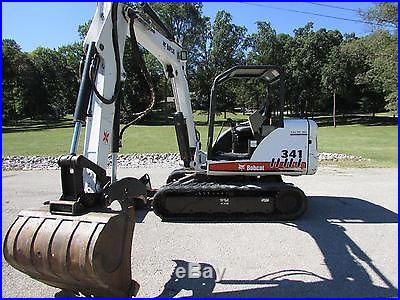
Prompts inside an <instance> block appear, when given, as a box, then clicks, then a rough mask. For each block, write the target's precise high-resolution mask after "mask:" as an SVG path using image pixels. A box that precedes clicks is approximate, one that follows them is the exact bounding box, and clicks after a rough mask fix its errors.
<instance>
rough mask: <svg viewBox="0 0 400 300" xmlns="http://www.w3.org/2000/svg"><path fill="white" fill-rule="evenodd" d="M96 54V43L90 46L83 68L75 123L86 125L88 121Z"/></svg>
mask: <svg viewBox="0 0 400 300" xmlns="http://www.w3.org/2000/svg"><path fill="white" fill-rule="evenodd" d="M95 53H96V46H95V43H94V42H92V43H90V44H89V47H88V49H87V51H86V57H85V62H84V64H83V68H82V77H81V83H80V85H79V92H78V98H77V100H76V106H75V112H74V122H80V123H82V124H83V123H84V122H85V120H86V113H87V109H88V105H89V102H90V96H91V94H92V89H91V82H90V75H89V74H90V65H91V63H92V61H93V58H94V55H95Z"/></svg>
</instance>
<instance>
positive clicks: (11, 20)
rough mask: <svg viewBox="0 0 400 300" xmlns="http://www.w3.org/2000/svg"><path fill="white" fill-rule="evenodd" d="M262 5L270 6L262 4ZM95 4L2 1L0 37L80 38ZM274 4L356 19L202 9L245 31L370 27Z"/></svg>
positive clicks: (50, 41)
mask: <svg viewBox="0 0 400 300" xmlns="http://www.w3.org/2000/svg"><path fill="white" fill-rule="evenodd" d="M247 3H248V2H247ZM318 3H321V2H318ZM325 4H329V5H333V6H339V7H341V8H347V9H352V10H358V9H362V10H365V9H368V8H369V7H371V6H372V3H371V2H329V3H325ZM263 5H264V6H263ZM265 5H267V6H269V7H265ZM95 6H96V3H95V2H2V38H12V39H15V40H16V41H17V42H18V43H19V44H20V45H21V46H22V49H23V50H24V51H31V50H33V49H35V48H36V47H39V46H44V47H50V48H57V47H58V46H60V45H63V44H67V43H71V42H74V41H77V40H78V39H79V38H78V33H77V29H78V25H79V24H82V23H84V22H85V21H87V20H89V19H90V18H91V17H92V15H93V13H94V11H95ZM273 7H275V8H273ZM276 8H284V9H285V8H286V9H292V10H298V11H306V12H311V13H317V14H324V15H331V16H335V17H341V18H348V19H360V17H359V15H358V14H357V12H355V11H352V10H345V9H339V8H332V7H325V6H320V5H316V4H313V3H311V2H268V3H262V2H257V3H251V4H246V3H240V2H236V3H235V2H205V3H204V9H203V11H204V14H205V15H207V16H210V17H211V18H212V19H213V18H214V17H215V14H216V12H217V11H218V10H222V9H223V10H226V11H229V12H230V13H231V14H232V17H233V22H234V23H235V24H238V25H244V26H246V27H247V28H248V30H249V32H254V31H255V30H256V25H255V22H256V21H270V22H271V24H272V25H273V27H274V28H275V29H276V31H277V32H284V33H292V32H293V29H295V28H298V27H300V26H303V25H305V24H306V23H307V22H309V21H312V22H314V24H315V29H318V28H320V27H325V28H327V29H338V30H340V31H341V32H343V33H345V32H347V33H350V32H355V33H356V34H357V35H359V36H361V35H365V34H367V33H368V32H369V31H370V27H369V25H367V24H363V23H356V22H350V21H344V20H336V19H331V18H325V17H319V16H314V15H306V14H301V13H294V12H288V11H282V10H279V9H276Z"/></svg>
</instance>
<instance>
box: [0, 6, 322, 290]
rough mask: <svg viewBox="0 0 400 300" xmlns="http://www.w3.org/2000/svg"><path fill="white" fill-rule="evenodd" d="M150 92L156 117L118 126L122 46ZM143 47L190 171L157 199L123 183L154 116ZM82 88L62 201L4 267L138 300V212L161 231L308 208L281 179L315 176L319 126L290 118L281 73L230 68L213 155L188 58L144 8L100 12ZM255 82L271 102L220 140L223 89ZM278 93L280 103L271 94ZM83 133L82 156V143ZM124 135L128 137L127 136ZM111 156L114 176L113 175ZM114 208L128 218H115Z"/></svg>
mask: <svg viewBox="0 0 400 300" xmlns="http://www.w3.org/2000/svg"><path fill="white" fill-rule="evenodd" d="M127 40H129V42H130V43H131V48H132V49H133V54H134V59H135V60H136V63H137V65H138V66H139V69H140V70H141V71H142V73H143V76H144V78H145V80H146V81H147V83H148V85H149V90H150V95H151V101H150V104H149V106H148V107H147V108H146V109H145V110H143V111H141V112H139V113H135V114H134V115H133V119H132V121H131V122H129V123H128V124H126V125H125V126H123V127H122V125H121V124H120V109H121V103H120V97H119V93H120V90H121V86H122V84H123V81H124V79H125V77H126V73H125V71H124V68H123V64H122V61H123V54H124V47H125V42H126V41H127ZM139 45H140V46H141V47H143V48H144V49H146V50H147V51H148V52H150V53H151V54H152V55H154V56H155V57H156V58H157V60H158V61H159V62H160V63H161V65H162V66H163V69H164V72H165V76H166V77H167V78H168V79H169V80H170V82H171V85H172V91H173V96H174V100H175V106H176V113H175V114H174V117H173V119H174V124H175V131H176V136H177V143H178V148H179V152H180V156H181V159H182V168H180V169H177V170H175V171H173V172H172V173H171V175H170V176H169V177H168V179H167V182H166V184H165V185H164V186H162V187H161V188H159V189H158V190H153V189H152V188H151V184H150V179H149V176H147V175H145V176H143V177H142V178H139V179H137V178H132V177H126V178H118V177H117V155H118V152H119V148H120V146H121V141H122V134H123V133H124V131H125V130H126V129H127V128H128V126H129V125H131V124H133V123H135V122H137V121H138V120H140V119H142V118H143V117H144V116H146V115H147V114H148V113H149V112H150V111H151V110H152V108H153V106H154V102H155V93H154V88H153V86H152V84H151V80H150V75H149V72H148V71H147V69H146V65H145V62H144V59H143V57H142V56H141V50H140V48H139ZM84 53H85V54H84V58H83V59H82V63H81V68H80V75H81V80H80V88H79V93H78V96H77V102H76V108H75V113H74V129H73V135H72V141H71V147H70V150H69V153H68V154H67V155H64V156H61V157H60V158H59V160H58V165H59V167H60V169H61V186H62V194H61V197H60V198H59V199H58V200H56V199H54V200H50V201H47V202H45V203H44V205H43V207H40V208H37V209H31V210H24V211H21V212H20V213H19V214H18V217H17V218H16V220H15V221H14V223H13V224H12V225H11V227H10V228H9V229H8V231H7V233H6V236H5V239H4V245H3V252H4V257H5V259H6V261H7V262H8V263H9V264H10V265H11V266H13V267H14V268H16V269H17V270H19V271H21V272H23V273H26V274H28V275H30V276H31V277H32V278H34V279H36V280H39V281H41V282H43V283H45V284H48V285H51V286H54V287H58V288H61V289H62V290H64V291H67V292H69V293H73V294H76V295H78V294H79V295H85V296H95V297H132V296H135V295H136V293H137V291H138V288H139V285H138V283H137V282H135V281H134V280H132V273H131V247H132V236H133V231H134V225H135V210H136V209H138V206H139V205H138V204H139V203H141V204H142V205H143V204H146V205H151V207H152V208H153V210H154V212H155V214H156V215H158V216H159V217H160V218H161V219H162V220H163V221H179V220H219V219H223V220H232V219H238V220H243V219H251V220H259V221H270V220H277V221H282V220H293V219H296V218H298V217H300V216H301V215H302V214H303V213H304V212H305V210H306V208H307V197H306V196H305V195H304V193H303V192H302V191H301V190H300V189H299V188H297V187H295V186H294V185H292V184H289V183H285V182H283V181H282V178H281V176H282V175H289V176H299V175H312V174H314V173H315V172H316V170H317V163H318V156H317V125H316V123H315V122H314V121H312V120H308V119H306V118H303V119H301V118H299V119H290V118H286V117H284V110H285V105H284V99H285V74H284V71H283V70H282V68H280V67H279V66H274V65H246V66H234V67H231V68H230V69H228V70H227V71H225V72H223V73H222V74H220V75H218V76H217V77H216V78H215V79H214V81H213V84H212V89H211V94H210V105H209V113H208V139H207V149H206V151H202V150H201V143H200V134H199V132H198V131H197V130H196V128H195V125H194V121H193V113H192V108H191V102H190V94H189V88H188V83H187V78H186V62H187V56H188V53H187V51H185V50H184V49H183V48H182V47H181V46H180V45H179V44H178V43H177V42H176V41H175V39H174V36H173V34H171V32H170V31H169V30H168V28H167V27H166V26H165V25H164V24H163V23H162V22H161V20H160V18H159V17H158V16H157V14H156V13H155V12H154V11H153V10H152V9H151V7H150V6H149V5H148V4H146V3H143V4H140V5H135V6H129V5H125V4H121V3H116V2H107V3H98V4H97V10H96V13H95V15H94V17H93V19H92V22H91V25H90V28H89V31H88V33H87V36H86V38H85V41H84ZM247 79H253V80H257V81H258V80H259V81H261V82H262V83H263V86H265V95H266V97H265V99H264V100H263V101H261V105H260V107H259V108H258V109H257V110H255V111H254V112H253V113H252V114H251V115H249V117H248V120H247V121H246V122H239V123H235V122H233V121H231V120H230V121H229V127H230V128H227V129H226V130H225V131H222V129H221V130H220V133H219V134H218V137H217V138H215V139H214V129H215V128H214V127H216V124H215V115H216V105H217V103H218V90H219V88H221V86H222V85H223V84H224V83H225V82H227V81H235V80H247ZM273 90H274V91H275V92H272V91H273ZM83 125H85V138H84V149H83V154H80V155H78V154H77V149H78V142H79V136H80V133H81V131H82V127H83ZM121 127H122V128H121ZM109 154H111V171H110V174H109V175H108V174H107V171H106V170H107V165H108V163H109ZM114 202H117V203H119V206H120V209H119V210H116V209H113V208H111V205H112V204H113V203H114Z"/></svg>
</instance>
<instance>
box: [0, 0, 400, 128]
mask: <svg viewBox="0 0 400 300" xmlns="http://www.w3.org/2000/svg"><path fill="white" fill-rule="evenodd" d="M151 5H152V7H153V8H154V10H155V11H157V13H158V14H159V16H160V17H161V19H162V20H163V21H164V22H165V24H166V25H167V27H169V29H170V30H171V31H172V32H173V34H174V35H175V37H176V40H177V41H179V42H180V43H181V44H182V45H183V47H184V48H185V49H188V50H189V57H188V82H189V87H190V90H191V95H192V105H193V107H194V109H207V108H208V99H209V93H210V88H211V84H212V81H213V78H214V77H215V76H216V75H218V74H219V73H220V72H222V71H224V70H226V69H228V68H229V67H231V66H234V65H237V64H276V65H280V66H282V67H283V68H284V70H285V72H286V87H287V93H286V103H287V107H285V109H287V110H288V111H290V112H295V111H298V109H299V107H301V109H302V111H303V112H306V113H307V114H308V115H316V114H324V113H331V112H332V102H333V95H335V98H336V101H337V110H338V111H339V112H342V113H349V112H366V113H373V114H374V113H376V112H381V111H397V100H398V94H397V78H398V74H397V64H398V61H397V53H398V49H397V26H398V20H397V5H398V4H397V3H394V2H391V3H383V2H380V3H376V4H374V7H373V8H371V9H370V10H369V11H366V12H364V13H363V14H362V17H363V18H364V19H365V20H368V21H370V22H373V23H374V24H377V25H385V26H390V27H382V26H377V28H373V30H371V32H370V34H368V35H366V36H363V37H357V36H356V35H355V34H342V33H341V32H339V31H338V30H327V29H324V28H321V29H319V30H315V29H314V27H313V23H307V24H305V25H304V26H303V27H300V28H297V29H295V30H294V32H293V34H291V35H289V34H284V33H277V32H276V30H275V29H274V28H273V25H272V24H271V23H269V22H268V21H258V22H257V23H256V24H257V30H256V32H255V33H251V34H249V33H248V31H247V29H246V28H245V27H243V26H239V25H237V24H234V23H233V21H232V16H231V14H230V13H229V12H227V11H218V12H217V14H216V17H215V20H214V21H213V22H211V20H210V18H209V17H208V16H204V14H203V11H202V3H200V2H183V3H152V4H151ZM88 27H89V22H88V23H86V24H82V25H81V26H80V27H79V34H80V37H81V40H80V41H79V42H76V43H73V44H69V45H64V46H61V47H59V48H58V49H49V48H44V47H39V48H37V49H35V50H33V51H31V52H24V51H22V50H21V47H20V45H18V43H17V42H15V41H14V40H11V39H3V40H2V59H3V60H2V67H3V74H2V75H3V77H2V97H3V102H2V107H3V110H2V120H3V122H4V123H10V122H16V121H18V120H21V119H23V118H32V119H46V120H49V119H60V118H62V117H64V116H65V115H66V114H70V113H72V112H73V109H74V106H75V101H76V95H77V91H78V88H79V71H78V70H79V64H80V59H81V57H82V55H83V51H82V41H83V39H84V36H85V34H86V32H87V30H88ZM385 28H391V29H390V30H388V29H385ZM142 51H143V56H144V58H145V61H146V64H147V67H148V69H149V71H150V73H151V77H152V81H153V83H154V85H155V88H156V95H157V99H158V102H163V101H164V100H165V99H166V97H167V96H170V95H171V94H172V92H171V90H170V86H169V83H168V81H167V79H166V78H165V76H164V74H163V70H162V68H161V66H160V65H159V64H158V62H157V61H156V59H155V58H154V57H153V56H151V55H150V54H149V53H147V52H146V51H144V50H143V49H142ZM124 67H125V70H126V73H127V79H126V81H125V83H124V86H123V90H122V92H121V93H120V97H121V100H122V103H123V105H122V107H123V110H122V118H123V120H128V119H130V118H129V116H130V115H131V114H132V113H134V112H136V111H140V110H142V109H143V108H145V107H146V105H147V103H148V99H149V95H148V91H147V88H144V87H146V83H145V82H144V78H143V76H142V75H141V74H140V72H138V66H137V65H136V63H135V61H134V60H133V54H132V50H131V49H130V45H129V43H127V44H126V51H125V53H124ZM263 93H264V89H263V87H262V85H260V84H259V83H256V82H253V81H246V82H244V83H243V84H240V85H238V84H234V83H233V82H228V83H226V84H225V85H224V87H223V89H221V91H220V92H219V100H218V110H219V111H233V110H234V109H235V108H238V107H239V108H240V107H242V108H252V107H255V106H256V105H257V102H259V101H261V100H260V99H261V98H262V96H263Z"/></svg>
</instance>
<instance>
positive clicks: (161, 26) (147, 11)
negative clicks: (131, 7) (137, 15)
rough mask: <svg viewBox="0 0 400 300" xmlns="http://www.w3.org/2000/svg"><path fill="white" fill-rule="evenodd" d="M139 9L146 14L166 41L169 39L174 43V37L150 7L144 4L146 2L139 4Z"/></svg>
mask: <svg viewBox="0 0 400 300" xmlns="http://www.w3.org/2000/svg"><path fill="white" fill-rule="evenodd" d="M140 8H141V9H142V11H143V12H144V13H145V14H147V15H148V16H149V17H150V19H151V20H152V22H153V24H154V25H157V27H158V30H159V31H160V33H161V34H162V35H164V36H165V37H166V38H167V39H169V40H171V41H175V38H174V35H173V34H172V33H171V31H169V29H168V28H167V26H165V24H164V23H163V22H162V21H161V20H160V17H159V16H158V15H157V13H156V12H155V11H154V10H153V9H152V8H151V6H150V5H149V4H148V3H146V2H142V3H140Z"/></svg>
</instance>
